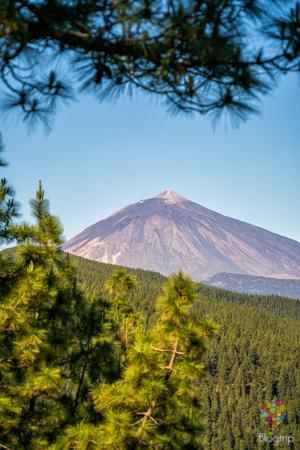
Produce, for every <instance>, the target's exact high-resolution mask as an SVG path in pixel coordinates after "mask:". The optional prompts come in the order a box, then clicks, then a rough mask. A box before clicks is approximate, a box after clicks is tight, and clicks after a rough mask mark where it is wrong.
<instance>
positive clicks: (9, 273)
mask: <svg viewBox="0 0 300 450" xmlns="http://www.w3.org/2000/svg"><path fill="white" fill-rule="evenodd" d="M3 150H4V146H3V143H2V139H1V134H0V169H1V168H4V167H6V166H7V162H6V161H5V159H3V158H2V152H3ZM14 197H15V192H14V190H13V188H12V186H11V185H10V184H9V183H8V181H7V179H6V178H2V179H1V180H0V248H1V246H2V245H3V244H6V243H9V242H10V241H11V239H12V235H11V232H10V225H11V224H12V222H13V220H14V219H15V218H16V217H18V210H19V205H18V203H17V202H16V201H15V198H14ZM15 270H16V268H15V265H14V264H13V263H12V261H11V260H10V259H9V258H8V257H7V255H5V254H4V253H3V252H0V294H1V293H2V292H3V290H4V289H8V286H9V284H10V282H11V281H12V280H13V278H14V275H15Z"/></svg>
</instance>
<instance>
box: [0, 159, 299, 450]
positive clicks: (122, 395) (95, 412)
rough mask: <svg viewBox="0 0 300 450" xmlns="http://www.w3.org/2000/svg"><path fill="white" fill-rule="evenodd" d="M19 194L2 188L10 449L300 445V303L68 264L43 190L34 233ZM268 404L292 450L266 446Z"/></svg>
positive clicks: (3, 402)
mask: <svg viewBox="0 0 300 450" xmlns="http://www.w3.org/2000/svg"><path fill="white" fill-rule="evenodd" d="M0 165H1V166H4V165H5V161H3V160H1V161H0ZM14 197H15V196H14V192H13V189H12V187H11V186H10V185H9V183H8V182H7V180H6V179H2V180H1V183H0V244H1V245H2V246H3V245H7V244H11V245H13V248H10V249H8V250H4V251H2V252H0V295H1V306H0V340H1V345H0V448H3V449H6V450H7V449H8V450H23V449H26V450H27V449H29V450H31V449H32V450H38V449H50V450H68V449H70V450H71V449H72V450H73V449H76V450H94V449H118V450H127V449H128V450H131V449H149V448H150V449H166V450H167V449H174V450H177V449H178V450H180V449H187V450H193V449H195V450H196V449H203V450H209V449H211V450H223V449H224V450H227V449H238V450H250V449H257V448H262V449H273V448H275V447H276V448H291V449H297V448H298V449H299V448H300V447H299V445H300V434H299V423H300V377H299V362H300V357H299V356H300V352H299V345H300V327H299V319H300V303H299V302H297V301H295V300H290V299H287V298H280V297H275V296H269V297H267V296H264V297H260V296H251V295H241V294H236V293H232V292H227V291H223V290H219V289H215V288H211V287H206V286H204V285H201V284H199V283H194V282H192V281H191V280H190V279H189V277H187V276H186V275H185V274H183V273H181V272H179V273H178V274H175V275H173V276H171V277H169V278H168V279H166V278H165V277H163V276H162V275H160V274H158V273H153V272H149V271H143V270H138V269H137V270H135V269H126V268H120V267H118V266H112V265H109V264H102V263H97V262H93V261H89V260H85V259H83V258H78V257H74V256H71V255H68V254H65V253H64V252H63V251H62V245H63V239H62V233H63V230H62V227H61V225H60V222H59V220H58V219H57V218H56V217H54V216H53V215H52V214H51V212H50V206H49V201H48V200H47V199H46V197H45V194H44V191H43V187H42V184H41V183H40V184H39V186H38V189H37V192H36V195H35V198H34V199H33V200H31V202H30V205H31V210H32V215H33V219H34V223H33V224H28V223H23V222H22V221H21V220H20V219H18V217H17V216H18V205H17V203H16V202H15V199H14ZM272 399H280V400H282V401H283V402H285V403H286V406H287V418H286V420H285V423H284V424H283V425H282V426H281V429H280V432H279V434H281V435H284V436H293V442H290V443H289V444H287V443H286V442H282V443H279V444H278V445H276V446H275V445H274V443H267V442H263V443H260V442H259V441H258V435H259V433H260V432H262V431H266V429H265V424H264V423H263V422H261V420H260V412H259V409H260V405H261V403H262V402H263V401H269V400H272Z"/></svg>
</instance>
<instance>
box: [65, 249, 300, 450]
mask: <svg viewBox="0 0 300 450" xmlns="http://www.w3.org/2000/svg"><path fill="white" fill-rule="evenodd" d="M71 259H72V261H73V262H74V263H75V265H76V267H77V269H78V274H79V275H78V276H79V279H80V280H81V282H82V283H84V284H85V289H87V290H88V291H90V292H91V291H93V290H95V291H98V292H102V293H103V292H104V285H105V281H106V280H107V279H108V278H109V277H110V276H111V274H112V273H113V272H115V271H116V270H117V269H118V268H117V267H116V266H113V265H108V264H102V263H97V262H94V261H89V260H85V259H83V258H78V257H73V256H72V257H71ZM128 272H129V273H132V274H134V275H135V276H136V279H137V289H136V292H135V293H134V296H133V301H134V306H135V307H138V308H140V309H141V310H142V311H144V312H146V313H147V315H150V316H151V314H152V313H153V305H154V299H155V298H156V296H157V294H158V293H160V291H161V286H162V284H163V282H164V281H165V279H164V277H162V276H161V275H159V274H157V273H154V272H149V271H143V270H132V269H128ZM198 291H199V293H200V299H199V301H198V302H197V304H196V305H195V306H194V308H193V313H194V314H195V315H196V316H197V317H198V318H199V316H200V317H206V318H209V319H211V320H213V321H214V322H217V323H218V324H219V330H218V332H217V335H216V337H215V338H213V339H211V341H210V345H209V349H208V351H207V353H206V355H205V365H206V368H207V374H206V376H205V378H204V380H202V385H203V386H202V396H203V400H204V407H203V415H204V417H206V421H207V423H206V436H205V449H211V450H216V449H218V450H219V449H220V450H222V449H224V450H227V449H238V450H247V449H249V450H250V449H256V448H265V449H267V448H272V447H270V444H267V443H259V442H258V433H259V432H261V431H264V430H263V428H262V425H261V422H260V415H259V409H260V405H261V403H262V401H263V400H270V399H272V398H278V399H280V400H282V401H283V402H285V403H286V405H287V421H286V424H284V425H283V426H282V428H281V430H280V433H279V434H280V435H284V436H293V438H294V443H292V442H291V443H290V444H289V446H288V444H287V443H286V441H285V442H281V443H278V445H277V447H276V448H292V449H297V448H299V442H300V435H299V424H300V379H299V361H300V326H299V318H300V303H299V302H297V301H295V300H290V299H287V298H281V297H276V296H270V297H264V296H252V295H241V294H237V293H232V292H229V291H223V290H221V289H216V288H211V287H207V286H204V285H201V284H199V285H198Z"/></svg>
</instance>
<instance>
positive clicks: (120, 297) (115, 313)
mask: <svg viewBox="0 0 300 450" xmlns="http://www.w3.org/2000/svg"><path fill="white" fill-rule="evenodd" d="M135 287H136V279H135V278H134V277H133V276H132V275H130V274H129V273H128V272H127V271H126V270H125V269H118V270H117V271H116V272H115V273H114V274H113V276H112V277H111V278H110V279H109V280H108V281H107V282H106V289H107V291H108V292H109V293H110V295H111V297H112V305H111V319H112V322H113V324H114V328H115V333H116V338H117V339H118V340H119V341H120V342H121V345H122V350H123V352H124V353H125V352H126V350H127V348H128V346H129V342H130V333H131V331H132V330H133V328H134V326H135V324H136V322H137V320H139V319H140V320H142V318H141V314H139V313H137V312H135V311H134V309H133V304H132V298H130V293H131V292H132V291H133V289H134V288H135Z"/></svg>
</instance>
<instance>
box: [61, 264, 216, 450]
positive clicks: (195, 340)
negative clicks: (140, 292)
mask: <svg viewBox="0 0 300 450" xmlns="http://www.w3.org/2000/svg"><path fill="white" fill-rule="evenodd" d="M195 299H196V295H195V288H194V285H193V283H192V282H191V281H190V280H189V278H187V277H185V276H184V275H183V274H182V273H181V272H180V273H179V274H178V275H177V276H172V277H171V278H170V279H169V280H168V282H167V283H166V285H165V287H164V294H163V295H162V296H161V297H160V298H158V300H157V304H156V315H157V317H156V321H155V325H154V327H153V329H152V330H151V331H150V332H145V330H144V329H143V327H141V326H140V327H137V329H136V330H135V340H134V342H133V344H132V346H131V347H130V348H129V350H128V360H127V365H126V367H125V369H124V373H123V376H122V378H121V379H120V380H118V381H116V382H115V383H113V384H111V385H108V384H104V385H100V386H99V387H98V388H96V389H94V391H93V399H94V404H95V408H96V410H97V411H98V412H99V413H101V414H103V415H104V418H105V421H104V424H103V425H102V426H100V427H99V430H98V434H97V436H98V439H97V441H96V443H95V448H97V449H105V448H106V449H107V448H119V449H122V450H123V449H134V448H136V449H141V448H164V449H184V448H186V449H191V450H192V449H199V448H201V445H202V438H201V434H200V433H201V431H202V429H203V414H202V412H201V400H200V391H201V387H200V384H199V382H200V380H201V377H202V374H203V365H202V364H201V361H200V360H201V357H202V354H203V352H204V349H205V341H206V340H207V338H208V337H209V336H211V335H212V334H213V332H214V327H213V325H212V324H210V323H208V322H203V323H199V321H195V320H194V319H192V318H191V316H190V314H189V313H190V309H191V307H192V305H193V303H194V302H195ZM67 448H72V447H71V446H70V447H67Z"/></svg>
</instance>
